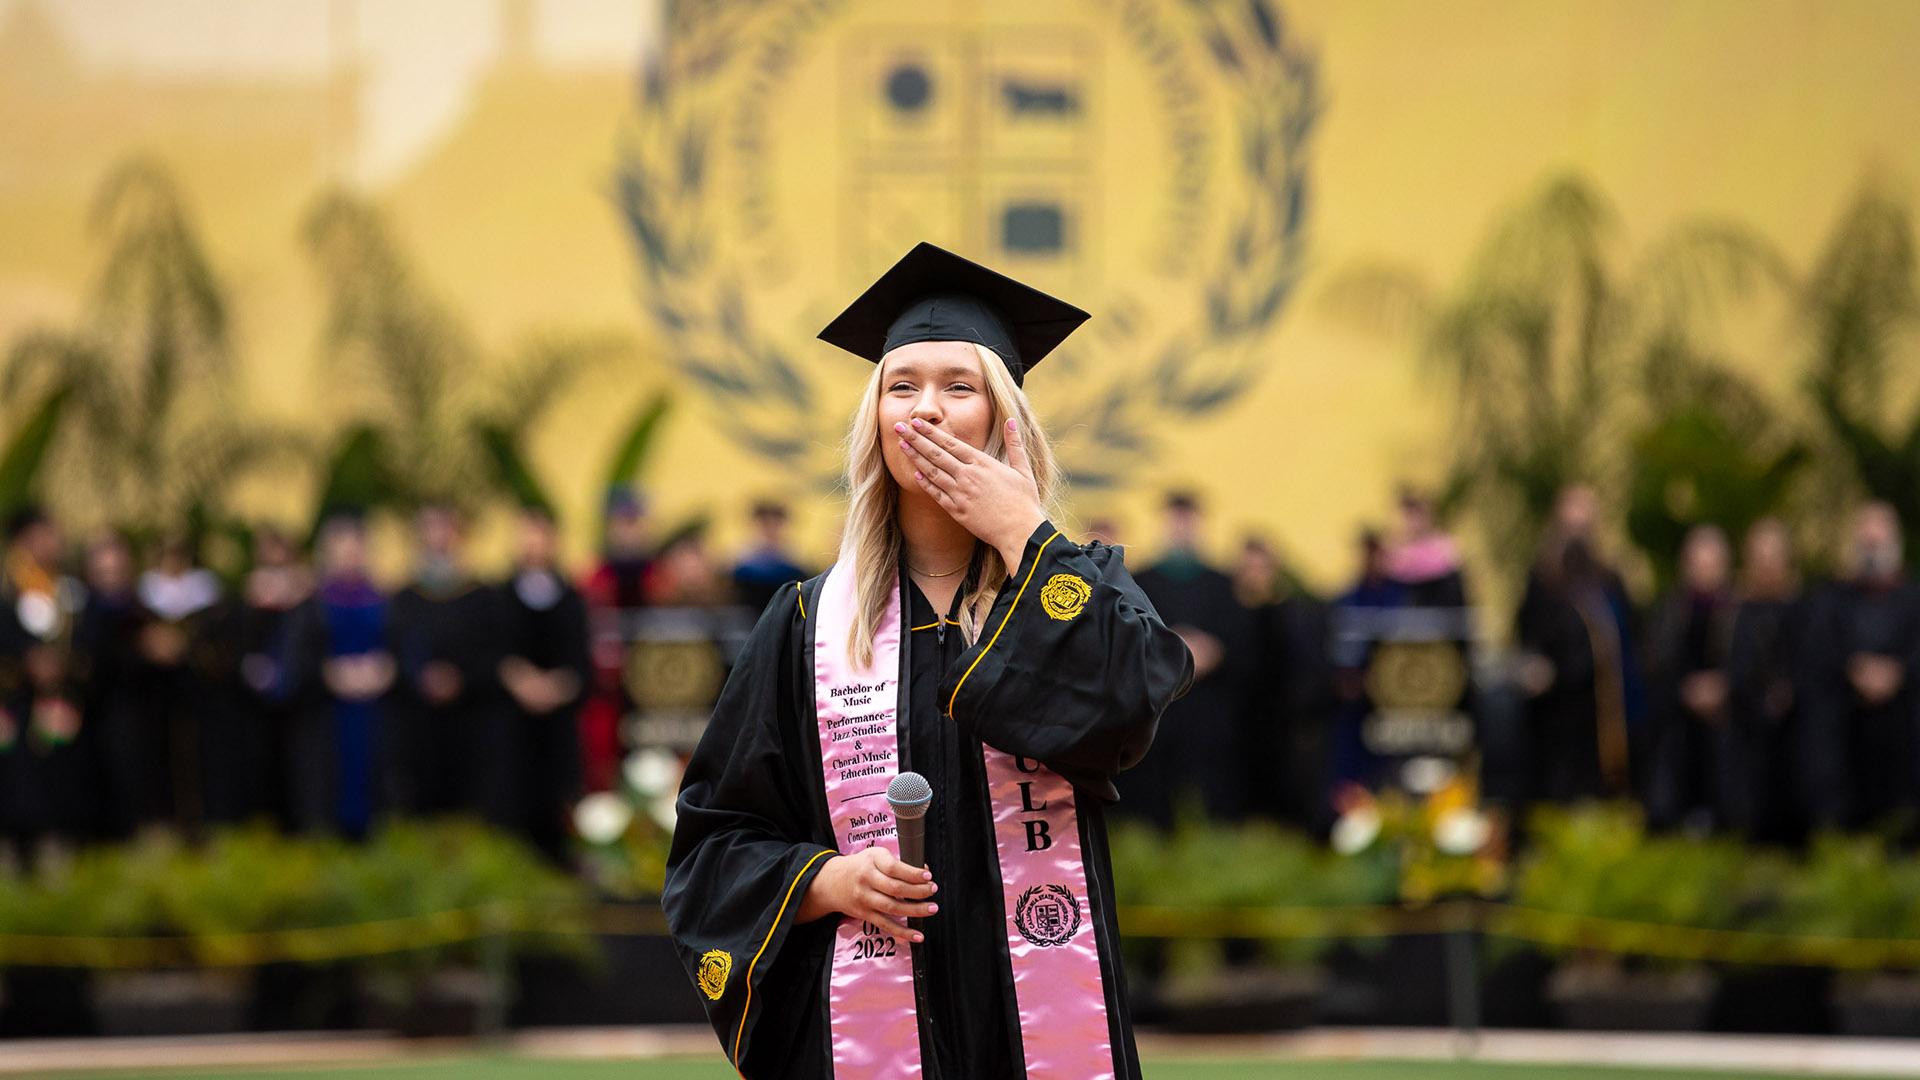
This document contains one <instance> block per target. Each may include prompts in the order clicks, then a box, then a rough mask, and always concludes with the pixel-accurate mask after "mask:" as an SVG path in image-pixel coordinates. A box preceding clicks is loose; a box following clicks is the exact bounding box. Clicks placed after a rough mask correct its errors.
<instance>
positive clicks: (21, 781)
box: [0, 507, 101, 867]
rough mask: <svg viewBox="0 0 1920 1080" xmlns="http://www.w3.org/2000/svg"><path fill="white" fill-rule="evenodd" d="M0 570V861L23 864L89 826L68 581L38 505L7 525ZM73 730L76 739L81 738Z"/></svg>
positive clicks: (95, 776) (89, 757)
mask: <svg viewBox="0 0 1920 1080" xmlns="http://www.w3.org/2000/svg"><path fill="white" fill-rule="evenodd" d="M7 539H8V543H7V549H6V565H5V567H4V574H3V575H0V862H3V861H11V862H13V863H15V864H16V865H24V866H27V867H32V866H33V865H35V864H36V863H38V862H39V861H40V860H41V859H43V858H45V857H46V856H47V855H48V854H49V852H51V851H52V850H54V849H63V848H71V847H72V846H73V845H74V844H76V843H79V842H81V841H84V840H85V839H87V838H88V837H89V835H90V834H91V833H92V832H93V831H94V829H95V821H96V815H97V812H98V810H99V806H100V801H101V796H100V791H99V773H98V770H97V768H96V767H95V765H96V761H97V745H96V740H94V739H93V738H92V733H91V732H83V723H82V720H83V717H82V714H81V712H80V708H79V701H80V698H79V695H78V693H77V692H76V690H77V688H76V686H75V685H74V681H73V664H72V648H73V630H74V615H75V613H76V610H77V609H78V608H79V607H80V604H81V601H80V591H81V590H80V587H79V585H78V583H76V582H74V581H73V580H72V579H70V578H67V577H66V576H64V575H63V574H62V573H61V557H62V554H63V550H62V541H61V536H60V531H59V527H58V526H57V525H56V524H55V522H54V521H53V519H52V518H51V517H49V516H47V515H46V514H45V513H44V512H42V511H41V510H40V509H39V508H38V507H26V508H23V509H21V510H19V511H16V512H15V514H14V516H13V517H12V518H11V519H10V520H9V522H8V526H7ZM83 734H84V736H85V737H83Z"/></svg>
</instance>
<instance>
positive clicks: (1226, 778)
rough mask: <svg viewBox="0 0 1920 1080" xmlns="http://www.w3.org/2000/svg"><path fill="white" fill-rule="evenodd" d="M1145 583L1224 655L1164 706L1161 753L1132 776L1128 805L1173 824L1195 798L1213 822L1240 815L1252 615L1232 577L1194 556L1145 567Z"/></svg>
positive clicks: (1162, 605)
mask: <svg viewBox="0 0 1920 1080" xmlns="http://www.w3.org/2000/svg"><path fill="white" fill-rule="evenodd" d="M1140 588H1141V590H1142V592H1143V593H1144V594H1145V595H1146V596H1147V597H1149V598H1151V600H1152V603H1153V606H1154V608H1155V609H1156V610H1158V611H1159V612H1160V615H1161V618H1163V619H1164V620H1165V621H1166V624H1167V625H1168V626H1192V627H1194V628H1195V629H1198V630H1201V631H1204V632H1205V633H1208V634H1211V635H1213V636H1214V638H1216V639H1217V640H1218V641H1219V642H1220V648H1221V653H1222V655H1221V660H1220V664H1219V666H1218V667H1215V668H1214V669H1213V670H1212V671H1210V672H1208V673H1207V674H1206V675H1204V676H1201V677H1200V678H1198V679H1196V680H1195V681H1194V684H1193V690H1192V692H1191V693H1189V694H1187V695H1186V696H1185V697H1184V698H1182V699H1181V700H1180V702H1179V703H1178V704H1176V705H1174V706H1173V707H1172V708H1170V709H1168V710H1167V722H1166V725H1165V731H1164V732H1163V734H1162V735H1161V739H1160V752H1159V753H1158V754H1155V755H1154V760H1152V761H1149V762H1147V763H1146V764H1145V765H1144V766H1142V767H1141V768H1140V769H1139V770H1137V771H1136V772H1134V773H1132V774H1131V775H1129V776H1128V777H1127V781H1126V785H1125V786H1126V796H1127V801H1126V805H1125V807H1124V811H1123V812H1124V814H1125V815H1126V816H1128V817H1132V818H1144V819H1146V820H1148V821H1151V822H1153V823H1154V824H1157V825H1160V826H1162V827H1170V826H1171V825H1172V824H1173V819H1174V817H1175V816H1176V815H1177V814H1178V813H1179V812H1180V811H1181V810H1182V809H1183V808H1184V806H1183V804H1184V803H1186V802H1188V801H1189V800H1191V801H1195V802H1197V803H1198V806H1199V808H1200V809H1202V810H1204V811H1205V812H1206V815H1207V817H1208V818H1210V819H1212V820H1214V821H1239V820H1241V819H1243V818H1244V817H1246V814H1247V781H1246V775H1245V770H1244V768H1243V763H1244V762H1245V761H1246V760H1247V757H1248V753H1249V746H1248V743H1249V739H1248V732H1247V730H1246V724H1247V715H1246V712H1245V710H1244V709H1243V708H1242V705H1243V703H1244V702H1245V695H1246V691H1245V686H1246V683H1247V664H1248V661H1249V657H1250V652H1251V649H1250V644H1249V642H1250V638H1251V637H1252V625H1253V621H1252V618H1251V617H1250V616H1249V615H1248V613H1247V609H1246V608H1244V607H1241V606H1240V601H1239V599H1238V598H1237V597H1235V596H1234V594H1233V579H1232V578H1230V577H1228V576H1227V575H1225V574H1223V573H1221V572H1220V571H1218V570H1215V569H1213V568H1212V567H1210V566H1207V565H1205V564H1204V563H1201V562H1199V561H1197V560H1195V559H1193V558H1192V557H1190V556H1185V555H1174V556H1170V557H1168V558H1166V559H1162V560H1161V561H1159V562H1157V563H1155V564H1154V565H1153V566H1151V567H1149V568H1148V569H1146V570H1143V571H1141V572H1140Z"/></svg>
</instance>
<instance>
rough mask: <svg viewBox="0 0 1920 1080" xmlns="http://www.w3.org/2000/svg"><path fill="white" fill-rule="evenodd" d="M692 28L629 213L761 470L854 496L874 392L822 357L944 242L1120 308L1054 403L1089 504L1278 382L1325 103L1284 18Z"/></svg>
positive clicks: (658, 89) (841, 13)
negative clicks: (1267, 383)
mask: <svg viewBox="0 0 1920 1080" xmlns="http://www.w3.org/2000/svg"><path fill="white" fill-rule="evenodd" d="M667 10H668V12H669V15H668V19H667V25H666V27H665V30H664V33H663V34H662V36H661V43H660V46H659V49H658V51H657V52H656V53H654V54H653V55H652V56H650V57H649V59H648V65H647V70H646V73H645V77H644V79H643V80H642V87H641V92H640V94H639V100H638V102H637V105H636V108H635V111H634V114H633V117H632V119H631V121H630V122H629V123H628V124H627V125H626V126H625V128H624V130H623V131H622V133H621V137H620V145H619V165H618V168H617V172H616V175H615V177H614V195H615V201H616V203H617V206H618V208H619V210H620V213H621V216H622V219H623V222H624V224H625V227H626V231H627V234H628V236H629V238H630V240H631V241H632V247H633V251H634V257H635V261H636V265H637V268H638V271H639V277H640V289H639V296H640V301H641V304H642V306H643V308H644V309H645V311H646V313H647V315H648V316H649V317H650V320H651V322H652V323H653V324H654V326H655V328H656V329H657V331H658V333H659V335H660V338H661V352H662V353H663V354H664V355H668V356H671V357H673V358H674V362H675V363H676V364H678V365H679V367H680V369H681V371H682V372H683V373H684V374H685V375H686V377H687V380H688V381H689V382H690V383H691V384H693V385H695V386H697V387H699V389H700V392H701V393H703V394H705V395H706V396H707V397H708V398H709V399H710V402H711V404H712V406H713V408H714V411H715V414H716V415H723V416H725V417H726V418H727V423H726V433H727V436H728V437H729V438H731V439H733V440H734V441H736V442H737V443H738V444H739V446H740V447H742V448H743V449H744V450H746V451H747V452H749V453H751V454H753V455H755V456H757V457H759V458H761V459H763V460H766V461H771V462H776V463H778V464H779V465H781V466H782V467H783V468H784V469H785V470H786V471H787V473H788V475H790V476H792V477H793V478H795V479H796V480H806V481H812V482H814V483H816V484H819V485H821V486H823V487H824V486H830V485H831V483H832V481H833V480H834V479H835V478H836V477H837V476H838V473H839V470H838V468H837V464H838V463H837V455H836V453H835V447H837V446H838V445H839V443H840V436H841V431H840V427H841V425H842V423H843V417H844V415H845V412H846V409H845V407H844V403H846V402H850V401H851V400H852V399H853V397H854V395H855V394H856V393H857V390H858V387H859V385H860V383H859V382H858V381H857V380H858V379H859V378H860V377H861V372H860V371H858V370H856V368H855V367H854V366H853V365H845V366H841V365H832V366H829V365H824V364H820V363H817V362H815V360H816V356H817V354H816V352H815V351H814V350H815V349H816V348H817V346H815V345H814V344H813V343H812V338H813V336H814V334H815V333H816V332H817V331H818V330H819V328H820V327H821V326H822V325H823V324H825V322H826V321H827V319H828V318H829V317H830V316H831V315H832V314H833V310H834V309H835V308H837V304H838V300H839V298H840V297H841V294H842V292H843V291H844V286H845V285H846V283H849V282H854V281H867V280H871V279H872V278H873V277H874V276H875V275H877V274H878V273H879V272H880V271H881V270H883V269H885V268H886V267H887V266H890V265H892V263H893V262H894V260H896V259H898V258H899V257H900V255H901V253H902V252H904V251H906V250H907V249H908V248H909V247H911V246H912V244H913V242H914V241H916V240H928V241H931V242H933V243H937V244H940V245H941V246H943V247H947V248H949V249H951V250H954V251H957V252H959V253H960V254H963V255H965V256H967V257H969V258H972V259H976V260H978V261H981V262H984V263H986V264H988V265H990V266H993V267H994V268H996V269H997V270H1000V271H1002V272H1004V273H1006V274H1009V275H1011V276H1013V277H1016V278H1018V279H1020V280H1022V281H1030V282H1032V283H1034V285H1035V286H1036V287H1039V288H1042V289H1044V290H1046V291H1048V292H1051V293H1054V294H1056V295H1059V296H1063V297H1068V298H1070V299H1071V300H1072V301H1073V302H1074V303H1076V304H1079V305H1080V306H1082V307H1085V308H1087V309H1088V310H1090V311H1092V312H1094V313H1095V317H1096V318H1095V325H1094V326H1092V327H1090V328H1089V332H1087V333H1083V334H1080V335H1078V336H1077V337H1075V339H1074V340H1073V341H1071V342H1069V343H1067V344H1066V345H1064V346H1063V347H1062V348H1061V349H1060V350H1059V352H1058V353H1057V354H1056V355H1057V356H1058V357H1059V359H1057V360H1054V361H1052V362H1051V363H1050V364H1049V366H1048V368H1047V370H1048V371H1051V372H1053V373H1054V377H1053V378H1051V380H1050V381H1049V382H1048V385H1047V388H1046V392H1045V395H1044V400H1045V401H1046V402H1047V407H1046V416H1045V417H1044V419H1045V421H1046V423H1047V426H1048V428H1049V429H1050V430H1052V431H1054V432H1057V433H1058V435H1057V437H1056V447H1057V449H1058V451H1059V455H1060V460H1061V462H1062V464H1063V465H1064V466H1065V467H1066V469H1067V470H1068V472H1069V473H1070V474H1071V475H1072V477H1073V480H1074V483H1075V484H1076V485H1077V486H1079V487H1083V488H1084V487H1101V486H1107V485H1117V484H1119V483H1121V482H1122V480H1123V479H1124V478H1126V477H1128V476H1131V475H1134V474H1136V473H1137V472H1138V471H1139V469H1140V467H1141V466H1143V465H1145V464H1147V463H1150V462H1151V461H1153V459H1154V454H1155V450H1156V439H1157V438H1158V437H1159V436H1158V435H1157V434H1156V433H1158V432H1165V431H1176V430H1180V429H1181V427H1182V426H1183V425H1191V424H1193V423H1196V422H1201V421H1204V420H1206V419H1207V418H1209V417H1211V416H1213V415H1215V414H1217V413H1218V411H1219V410H1221V409H1222V408H1224V407H1225V406H1227V405H1229V404H1231V403H1232V402H1234V401H1236V400H1237V399H1239V398H1240V397H1241V396H1242V395H1244V394H1245V393H1246V392H1247V391H1248V390H1249V389H1251V388H1252V387H1253V386H1254V385H1255V384H1256V383H1257V382H1258V380H1259V379H1260V377H1261V376H1262V375H1263V374H1264V371H1265V368H1266V366H1267V365H1268V364H1269V363H1271V362H1273V350H1272V348H1271V339H1272V333H1271V332H1272V331H1273V330H1274V328H1275V327H1276V325H1277V323H1278V320H1279V319H1280V317H1281V314H1282V313H1283V312H1284V310H1285V308H1286V305H1287V302H1288V300H1289V299H1290V298H1291V297H1292V296H1293V293H1294V290H1295V288H1296V286H1297V285H1298V284H1299V282H1300V279H1301V276H1302V274H1303V272H1304V270H1305V266H1306V261H1305V253H1306V251H1305V249H1306V236H1307V233H1308V228H1307V218H1308V210H1309V206H1310V199H1309V190H1310V185H1309V180H1308V173H1309V170H1308V156H1309V154H1308V152H1309V148H1310V142H1311V134H1312V132H1313V129H1314V126H1315V121H1316V119H1317V117H1318V115H1319V112H1320V108H1321V100H1320V94H1319V68H1318V65H1317V63H1316V60H1315V58H1314V56H1313V55H1312V54H1311V52H1310V51H1308V50H1306V49H1304V48H1303V47H1302V46H1301V44H1300V42H1299V40H1298V37H1297V35H1296V34H1295V33H1294V32H1293V29H1292V27H1291V26H1289V25H1288V23H1287V22H1286V20H1285V19H1284V18H1283V16H1282V11H1281V7H1280V5H1279V3H1278V2H1277V0H1069V2H1063V3H1059V4H1041V5H1036V4H1032V3H1028V2H1025V0H980V2H978V3H972V4H965V5H960V6H959V7H957V8H956V7H953V6H951V5H903V4H895V3H888V2H886V0H730V2H728V3H724V4H719V3H704V4H671V5H668V8H667ZM829 403H841V404H835V405H833V406H832V407H828V405H829Z"/></svg>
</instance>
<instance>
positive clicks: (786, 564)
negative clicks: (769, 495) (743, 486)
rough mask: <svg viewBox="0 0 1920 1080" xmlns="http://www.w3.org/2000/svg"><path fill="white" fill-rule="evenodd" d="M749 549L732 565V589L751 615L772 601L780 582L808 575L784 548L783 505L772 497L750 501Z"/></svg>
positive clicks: (785, 535) (785, 538)
mask: <svg viewBox="0 0 1920 1080" xmlns="http://www.w3.org/2000/svg"><path fill="white" fill-rule="evenodd" d="M753 528H754V531H755V533H756V534H757V536H756V538H755V542H754V545H753V548H752V550H750V551H748V552H747V553H746V554H745V555H743V556H741V558H740V561H739V562H737V563H735V564H734V566H733V591H734V593H735V595H736V597H737V598H738V599H739V601H740V603H742V604H744V605H746V606H747V607H749V608H752V609H753V612H754V614H755V615H758V614H759V613H760V612H761V611H764V610H765V609H766V606H767V605H768V604H769V603H772V602H773V598H774V596H775V594H777V593H779V591H780V589H781V588H782V587H783V586H786V585H790V584H792V583H793V582H796V581H799V580H801V579H803V578H805V577H807V576H808V574H807V571H806V569H805V568H804V567H802V566H801V565H800V564H799V563H797V562H795V561H794V560H793V556H792V555H790V554H788V551H787V507H786V504H784V503H779V502H775V501H773V500H772V499H763V500H761V501H759V502H756V503H754V504H753Z"/></svg>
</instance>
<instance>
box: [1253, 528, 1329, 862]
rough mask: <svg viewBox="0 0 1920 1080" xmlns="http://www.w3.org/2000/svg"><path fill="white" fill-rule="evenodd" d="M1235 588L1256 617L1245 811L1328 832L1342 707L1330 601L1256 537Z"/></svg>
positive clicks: (1311, 829) (1310, 829)
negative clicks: (1331, 649)
mask: <svg viewBox="0 0 1920 1080" xmlns="http://www.w3.org/2000/svg"><path fill="white" fill-rule="evenodd" d="M1234 593H1235V595H1236V597H1237V598H1238V599H1239V601H1240V603H1241V606H1243V607H1244V608H1246V610H1247V612H1248V618H1249V622H1250V623H1251V627H1250V631H1251V632H1250V634H1249V638H1248V652H1249V657H1250V659H1249V662H1248V664H1247V668H1248V671H1249V673H1250V674H1249V678H1248V679H1247V686H1246V692H1247V705H1246V709H1247V723H1246V731H1247V735H1248V744H1247V745H1248V752H1247V754H1246V767H1247V777H1246V781H1245V782H1246V785H1247V791H1248V800H1247V808H1248V811H1249V812H1250V813H1253V814H1256V815H1259V816H1262V817H1266V818H1268V819H1270V820H1273V821H1280V822H1285V823H1287V824H1290V825H1295V826H1298V827H1300V828H1303V829H1306V830H1309V831H1312V832H1319V833H1324V831H1325V830H1326V829H1327V828H1328V827H1330V826H1331V825H1332V823H1333V821H1332V814H1331V811H1330V804H1329V803H1328V801H1327V790H1328V787H1329V774H1330V769H1331V759H1330V756H1329V755H1330V748H1329V743H1328V740H1329V737H1330V735H1331V732H1332V728H1333V716H1334V713H1335V711H1336V710H1337V704H1336V699H1335V696H1334V684H1333V669H1332V665H1331V663H1330V656H1329V654H1328V651H1327V643H1328V633H1329V632H1330V629H1331V627H1330V625H1329V620H1328V615H1327V608H1326V605H1325V604H1324V603H1322V602H1321V601H1320V600H1319V599H1318V598H1316V597H1314V596H1313V595H1311V594H1309V593H1308V592H1306V591H1305V590H1304V589H1303V588H1301V587H1300V586H1299V585H1298V584H1297V583H1295V582H1293V581H1291V580H1289V578H1288V577H1287V575H1285V574H1283V573H1282V572H1281V567H1280V561H1279V559H1278V557H1277V556H1276V555H1275V554H1274V551H1273V548H1272V547H1271V546H1269V545H1268V544H1267V543H1266V542H1265V541H1264V540H1261V539H1259V538H1249V539H1248V540H1247V542H1246V543H1245V544H1244V545H1243V546H1242V548H1241V554H1240V564H1239V566H1238V567H1237V568H1236V570H1235V573H1234Z"/></svg>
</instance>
